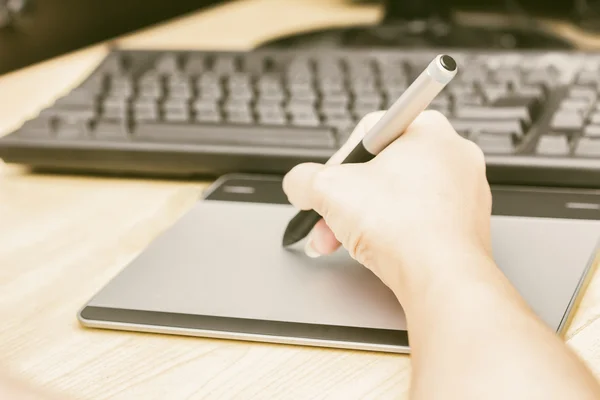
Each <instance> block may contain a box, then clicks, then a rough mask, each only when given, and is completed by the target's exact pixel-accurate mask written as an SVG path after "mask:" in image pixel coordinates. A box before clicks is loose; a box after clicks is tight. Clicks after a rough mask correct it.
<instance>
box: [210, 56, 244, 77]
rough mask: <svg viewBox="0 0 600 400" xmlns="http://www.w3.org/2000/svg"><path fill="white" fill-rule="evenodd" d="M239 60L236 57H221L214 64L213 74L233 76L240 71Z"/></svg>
mask: <svg viewBox="0 0 600 400" xmlns="http://www.w3.org/2000/svg"><path fill="white" fill-rule="evenodd" d="M238 67H239V60H238V59H237V57H235V56H219V57H217V59H216V60H215V63H214V64H213V68H212V70H213V72H215V73H216V74H218V75H221V76H224V75H231V74H233V73H234V72H236V71H238Z"/></svg>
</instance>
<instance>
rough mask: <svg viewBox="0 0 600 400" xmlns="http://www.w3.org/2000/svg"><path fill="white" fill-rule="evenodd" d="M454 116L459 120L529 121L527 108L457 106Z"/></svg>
mask: <svg viewBox="0 0 600 400" xmlns="http://www.w3.org/2000/svg"><path fill="white" fill-rule="evenodd" d="M454 116H455V117H456V118H460V119H479V120H483V121H485V120H494V119H495V120H502V119H511V120H517V119H521V120H524V121H529V120H530V116H529V110H528V109H527V107H522V106H517V107H501V108H495V107H488V106H476V105H459V106H457V108H456V109H455V110H454Z"/></svg>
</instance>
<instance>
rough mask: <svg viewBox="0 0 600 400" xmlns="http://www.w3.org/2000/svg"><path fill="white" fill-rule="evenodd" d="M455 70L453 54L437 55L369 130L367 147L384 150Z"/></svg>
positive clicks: (369, 150) (427, 103) (424, 106)
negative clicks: (451, 55)
mask: <svg viewBox="0 0 600 400" xmlns="http://www.w3.org/2000/svg"><path fill="white" fill-rule="evenodd" d="M456 72H457V66H456V62H455V61H454V60H453V59H452V57H450V56H447V55H442V54H441V55H438V56H437V57H436V58H434V59H433V60H432V61H431V62H430V63H429V65H428V66H427V68H425V70H424V71H423V72H422V73H421V74H420V75H419V76H418V77H417V79H415V80H414V82H413V83H412V84H411V85H410V87H409V88H408V89H407V90H406V91H405V92H404V93H403V94H402V95H401V96H400V97H399V98H398V100H396V101H395V102H394V104H392V106H391V107H390V108H389V109H388V111H387V112H386V113H385V114H384V115H383V117H381V119H380V120H379V121H378V122H377V123H376V124H375V126H373V128H372V129H371V130H370V131H369V132H368V133H367V135H366V136H365V137H364V139H363V141H362V142H363V145H364V147H365V149H366V150H367V151H368V152H369V153H371V154H374V155H377V154H379V152H381V151H382V150H383V149H385V148H386V147H387V146H388V145H389V144H390V143H392V142H393V141H394V140H395V139H396V138H398V136H399V135H400V134H401V133H402V132H404V131H405V130H406V128H408V126H409V125H410V124H411V123H412V122H413V121H414V120H415V118H416V117H417V116H418V115H419V114H420V113H421V112H423V111H424V110H425V109H426V108H427V107H428V106H429V104H430V103H431V102H432V101H433V99H435V97H436V96H437V95H438V93H439V92H440V91H441V90H442V89H443V88H444V87H445V86H446V85H447V84H448V83H449V82H450V81H451V80H452V78H454V76H455V75H456Z"/></svg>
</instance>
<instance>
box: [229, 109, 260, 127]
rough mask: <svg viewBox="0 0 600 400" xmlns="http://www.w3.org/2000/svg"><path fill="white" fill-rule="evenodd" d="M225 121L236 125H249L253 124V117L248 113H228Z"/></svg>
mask: <svg viewBox="0 0 600 400" xmlns="http://www.w3.org/2000/svg"><path fill="white" fill-rule="evenodd" d="M226 114H227V120H228V121H229V122H232V123H236V124H251V123H253V122H254V117H253V116H252V114H251V113H250V111H249V110H248V111H228V112H227V113H226Z"/></svg>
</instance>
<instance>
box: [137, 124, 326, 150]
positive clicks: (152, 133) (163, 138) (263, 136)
mask: <svg viewBox="0 0 600 400" xmlns="http://www.w3.org/2000/svg"><path fill="white" fill-rule="evenodd" d="M135 135H136V136H135V137H136V138H137V139H138V140H139V139H143V140H150V141H157V142H165V143H175V142H179V143H188V144H207V145H216V144H221V145H231V146H267V147H283V148H285V147H290V148H328V149H335V148H336V143H335V138H334V135H333V132H332V131H331V130H330V129H329V128H324V127H318V128H300V127H288V126H273V127H269V126H258V125H251V126H236V125H188V124H139V125H138V126H137V129H136V130H135Z"/></svg>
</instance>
